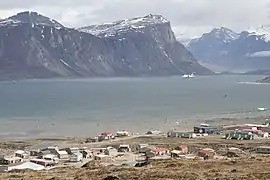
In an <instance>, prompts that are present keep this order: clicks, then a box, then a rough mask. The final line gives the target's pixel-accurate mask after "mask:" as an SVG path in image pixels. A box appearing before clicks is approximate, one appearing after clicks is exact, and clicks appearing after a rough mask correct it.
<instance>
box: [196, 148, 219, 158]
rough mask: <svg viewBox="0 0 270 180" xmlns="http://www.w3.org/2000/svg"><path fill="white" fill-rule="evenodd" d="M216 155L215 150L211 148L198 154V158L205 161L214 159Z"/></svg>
mask: <svg viewBox="0 0 270 180" xmlns="http://www.w3.org/2000/svg"><path fill="white" fill-rule="evenodd" d="M215 154H216V153H215V150H213V149H210V148H205V149H202V150H200V151H199V152H198V156H199V157H203V158H204V159H213V158H214V156H215Z"/></svg>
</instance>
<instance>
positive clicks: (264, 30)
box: [247, 25, 270, 42]
mask: <svg viewBox="0 0 270 180" xmlns="http://www.w3.org/2000/svg"><path fill="white" fill-rule="evenodd" d="M247 31H248V32H249V33H250V35H257V36H261V37H262V38H263V39H264V40H265V41H266V42H268V41H270V25H266V26H264V25H262V26H260V27H258V28H248V30H247Z"/></svg>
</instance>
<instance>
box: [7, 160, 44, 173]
mask: <svg viewBox="0 0 270 180" xmlns="http://www.w3.org/2000/svg"><path fill="white" fill-rule="evenodd" d="M44 168H45V167H44V166H42V165H39V164H36V163H32V162H25V163H23V164H21V165H18V166H12V167H9V168H8V171H11V170H24V169H31V170H35V171H40V170H43V169H44Z"/></svg>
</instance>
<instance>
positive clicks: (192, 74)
mask: <svg viewBox="0 0 270 180" xmlns="http://www.w3.org/2000/svg"><path fill="white" fill-rule="evenodd" d="M182 77H183V78H194V77H195V76H194V73H191V74H184V75H183V76H182Z"/></svg>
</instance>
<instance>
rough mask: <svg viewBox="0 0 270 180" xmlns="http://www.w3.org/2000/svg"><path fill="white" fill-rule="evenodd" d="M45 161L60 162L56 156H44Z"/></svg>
mask: <svg viewBox="0 0 270 180" xmlns="http://www.w3.org/2000/svg"><path fill="white" fill-rule="evenodd" d="M43 159H45V160H47V161H53V162H55V163H58V162H59V158H58V156H57V155H55V154H47V155H45V156H43Z"/></svg>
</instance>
